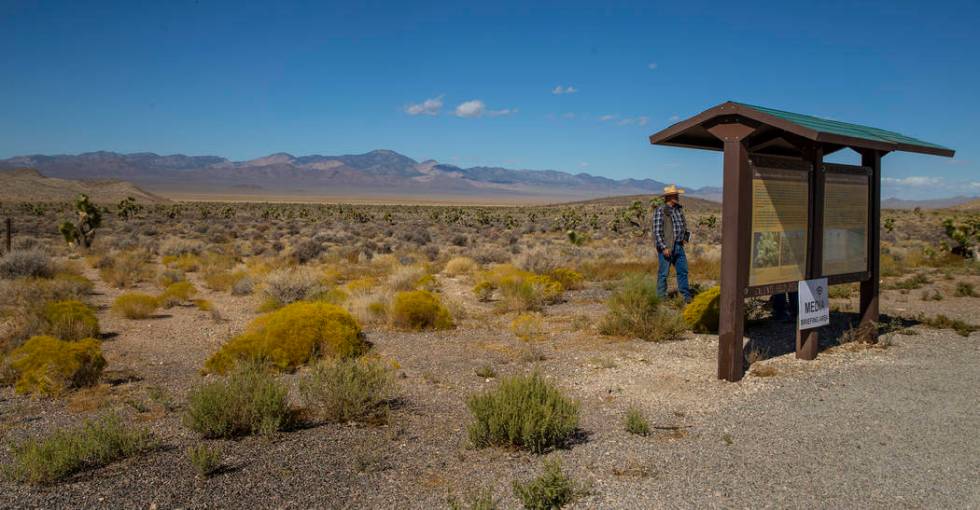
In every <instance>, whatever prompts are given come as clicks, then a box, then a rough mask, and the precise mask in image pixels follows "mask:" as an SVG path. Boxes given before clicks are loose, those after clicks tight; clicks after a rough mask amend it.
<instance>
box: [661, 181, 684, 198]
mask: <svg viewBox="0 0 980 510" xmlns="http://www.w3.org/2000/svg"><path fill="white" fill-rule="evenodd" d="M683 194H684V190H683V189H681V188H678V187H677V185H676V184H671V185H669V186H664V196H667V195H683Z"/></svg>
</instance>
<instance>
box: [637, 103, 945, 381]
mask: <svg viewBox="0 0 980 510" xmlns="http://www.w3.org/2000/svg"><path fill="white" fill-rule="evenodd" d="M650 143H651V144H654V145H671V146H676V147H688V148H694V149H710V150H720V151H724V177H723V184H722V185H723V191H722V205H721V211H722V212H721V227H722V230H721V298H720V307H721V316H720V323H719V328H718V378H719V379H727V380H729V381H738V380H740V379H741V378H742V376H743V374H744V367H743V352H742V350H743V341H744V340H743V333H744V326H745V325H744V313H745V298H746V297H752V296H765V295H769V294H775V293H779V292H787V291H791V290H795V289H796V288H797V285H798V283H799V282H800V281H802V280H812V279H816V278H823V277H826V278H827V279H828V281H829V283H830V284H831V285H833V284H840V283H848V282H861V304H860V310H859V312H860V317H861V324H862V325H870V324H874V323H876V322H877V321H878V290H879V289H878V286H879V282H880V275H879V267H878V263H879V261H878V248H879V246H878V245H879V220H880V217H881V158H882V156H884V155H886V154H888V153H889V152H893V151H906V152H918V153H922V154H932V155H936V156H946V157H952V156H953V154H954V151H953V150H952V149H948V148H946V147H943V146H941V145H936V144H932V143H928V142H923V141H922V140H917V139H915V138H911V137H908V136H904V135H901V134H898V133H895V132H892V131H885V130H883V129H877V128H873V127H868V126H860V125H857V124H848V123H845V122H839V121H834V120H828V119H821V118H818V117H812V116H809V115H801V114H797V113H790V112H785V111H781V110H774V109H772V108H764V107H761V106H752V105H747V104H741V103H735V102H731V101H729V102H727V103H724V104H721V105H718V106H715V107H714V108H710V109H708V110H705V111H704V112H702V113H700V114H698V115H695V116H694V117H691V118H689V119H687V120H683V121H681V122H678V123H676V124H674V125H672V126H670V127H668V128H667V129H664V130H663V131H660V132H659V133H656V134H653V135H651V136H650ZM845 147H850V148H851V149H853V150H854V151H856V152H858V153H859V154H860V155H861V165H860V166H854V165H839V164H830V163H824V162H823V158H824V156H826V155H828V154H831V153H833V152H836V151H839V150H841V149H843V148H845ZM817 335H818V330H817V329H815V328H814V329H803V330H801V329H800V328H799V325H797V331H796V357H797V358H800V359H806V360H812V359H815V358H816V357H817V343H818V342H817V340H818V336H817Z"/></svg>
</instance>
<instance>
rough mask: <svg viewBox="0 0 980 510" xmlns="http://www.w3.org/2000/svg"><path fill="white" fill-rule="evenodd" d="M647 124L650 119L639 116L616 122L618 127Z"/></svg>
mask: <svg viewBox="0 0 980 510" xmlns="http://www.w3.org/2000/svg"><path fill="white" fill-rule="evenodd" d="M649 122H650V117H647V116H646V115H641V116H639V117H624V118H622V119H619V122H617V123H616V124H617V125H620V126H633V125H636V126H646V125H647V124H648V123H649Z"/></svg>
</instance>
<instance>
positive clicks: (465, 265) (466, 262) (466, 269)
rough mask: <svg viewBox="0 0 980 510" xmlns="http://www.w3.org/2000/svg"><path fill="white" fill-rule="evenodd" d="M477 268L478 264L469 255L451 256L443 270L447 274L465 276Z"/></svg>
mask: <svg viewBox="0 0 980 510" xmlns="http://www.w3.org/2000/svg"><path fill="white" fill-rule="evenodd" d="M479 268H480V264H478V263H477V262H476V261H475V260H473V259H471V258H469V257H453V258H451V259H449V262H446V267H445V268H444V269H443V271H444V272H445V273H446V274H447V275H449V276H466V275H471V274H473V273H474V272H476V270H477V269H479Z"/></svg>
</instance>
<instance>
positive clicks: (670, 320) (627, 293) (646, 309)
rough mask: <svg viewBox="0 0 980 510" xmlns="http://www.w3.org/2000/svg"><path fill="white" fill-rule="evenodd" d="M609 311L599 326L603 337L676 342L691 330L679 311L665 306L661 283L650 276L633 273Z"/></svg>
mask: <svg viewBox="0 0 980 510" xmlns="http://www.w3.org/2000/svg"><path fill="white" fill-rule="evenodd" d="M607 306H608V308H609V311H608V312H607V313H606V316H605V317H603V319H602V322H600V323H599V332H600V333H602V334H603V335H621V336H631V337H635V338H642V339H643V340H649V341H654V342H658V341H663V340H676V339H678V338H680V337H681V335H682V334H683V333H684V331H685V330H686V329H687V326H686V324H684V319H683V318H682V317H681V316H680V315H679V314H678V313H677V312H675V311H673V310H671V309H670V308H668V307H666V306H661V303H660V298H658V297H657V282H656V281H655V280H654V279H653V277H651V276H649V275H646V274H638V273H633V274H630V275H628V276H627V277H626V279H625V280H624V282H623V284H622V285H621V286H620V287H619V288H618V289H617V290H615V291H614V292H613V294H612V296H611V297H610V298H609V301H608V303H607Z"/></svg>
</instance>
